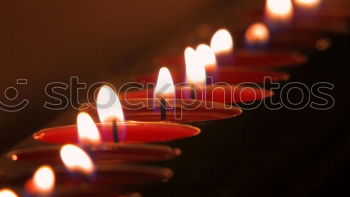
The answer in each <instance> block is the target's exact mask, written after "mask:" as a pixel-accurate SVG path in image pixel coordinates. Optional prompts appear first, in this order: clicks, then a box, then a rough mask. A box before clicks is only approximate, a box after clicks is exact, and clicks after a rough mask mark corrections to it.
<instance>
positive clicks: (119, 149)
mask: <svg viewBox="0 0 350 197" xmlns="http://www.w3.org/2000/svg"><path fill="white" fill-rule="evenodd" d="M60 148H61V147H60V146H44V147H39V148H31V149H20V150H14V151H11V152H10V153H8V154H7V157H8V158H9V159H10V160H12V161H14V162H31V163H46V164H50V165H53V164H61V163H62V161H61V159H60V157H59V152H60ZM89 151H90V153H91V154H92V155H93V157H94V160H95V162H96V163H97V165H98V164H109V163H113V164H126V163H129V164H130V163H144V162H155V161H161V160H169V159H172V158H175V157H178V156H179V155H181V150H180V149H178V148H171V147H169V146H162V145H151V144H120V143H117V144H116V143H113V144H100V145H95V146H90V147H89Z"/></svg>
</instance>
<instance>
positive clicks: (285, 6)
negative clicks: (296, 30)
mask: <svg viewBox="0 0 350 197" xmlns="http://www.w3.org/2000/svg"><path fill="white" fill-rule="evenodd" d="M266 14H267V16H268V17H269V18H270V19H273V20H282V21H288V20H290V18H291V17H292V15H293V5H292V2H291V0H266Z"/></svg>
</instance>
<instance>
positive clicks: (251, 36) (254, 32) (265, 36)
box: [245, 23, 270, 45]
mask: <svg viewBox="0 0 350 197" xmlns="http://www.w3.org/2000/svg"><path fill="white" fill-rule="evenodd" d="M269 38H270V32H269V29H268V28H267V27H266V25H264V24H263V23H254V24H252V25H251V26H249V27H248V29H247V31H246V33H245V40H246V42H247V43H248V44H250V45H254V44H265V43H266V42H267V41H268V40H269Z"/></svg>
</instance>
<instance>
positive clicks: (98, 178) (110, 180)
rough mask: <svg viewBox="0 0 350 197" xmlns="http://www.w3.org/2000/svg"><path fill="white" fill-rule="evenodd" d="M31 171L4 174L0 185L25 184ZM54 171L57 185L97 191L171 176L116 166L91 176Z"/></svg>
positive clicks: (148, 169) (145, 168)
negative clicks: (85, 187)
mask: <svg viewBox="0 0 350 197" xmlns="http://www.w3.org/2000/svg"><path fill="white" fill-rule="evenodd" d="M33 171H34V170H33ZM33 171H31V170H28V171H25V172H21V173H16V172H15V173H14V172H6V173H5V174H4V175H3V176H2V179H1V180H0V183H3V184H4V183H6V184H10V183H13V184H25V183H26V182H27V181H28V180H30V179H31V178H32V172H33ZM54 171H55V177H56V181H55V182H56V184H57V185H67V186H76V187H78V186H80V185H82V184H85V185H86V186H87V187H89V188H97V189H98V188H101V187H106V186H109V187H111V186H115V187H116V188H120V186H126V185H140V184H147V183H153V182H159V181H167V180H169V179H170V178H171V177H172V176H173V172H172V170H171V169H169V168H163V167H150V166H136V165H116V164H112V165H97V166H96V169H95V173H94V174H92V175H83V174H78V173H74V172H69V171H68V170H67V169H65V168H64V167H62V166H60V167H59V166H57V167H54ZM10 173H11V174H10Z"/></svg>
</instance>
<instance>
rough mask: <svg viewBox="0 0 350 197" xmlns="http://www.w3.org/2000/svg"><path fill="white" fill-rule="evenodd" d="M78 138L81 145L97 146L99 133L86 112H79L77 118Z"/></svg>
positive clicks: (99, 138)
mask: <svg viewBox="0 0 350 197" xmlns="http://www.w3.org/2000/svg"><path fill="white" fill-rule="evenodd" d="M77 125H78V136H79V140H80V142H81V143H82V144H99V143H100V142H101V136H100V132H99V131H98V129H97V126H96V124H95V122H94V120H93V119H92V118H91V116H90V115H89V114H88V113H86V112H80V113H79V114H78V117H77Z"/></svg>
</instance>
